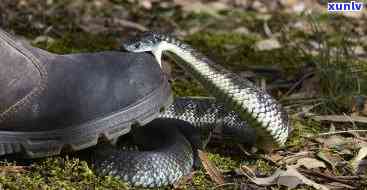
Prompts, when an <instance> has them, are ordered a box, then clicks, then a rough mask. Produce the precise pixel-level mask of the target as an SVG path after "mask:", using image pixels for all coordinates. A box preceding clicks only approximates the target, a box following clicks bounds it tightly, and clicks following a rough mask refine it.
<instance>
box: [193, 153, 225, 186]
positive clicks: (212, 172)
mask: <svg viewBox="0 0 367 190" xmlns="http://www.w3.org/2000/svg"><path fill="white" fill-rule="evenodd" d="M197 151H198V156H199V158H200V160H201V162H202V164H203V167H204V168H205V170H206V171H207V172H208V174H209V176H210V178H211V179H212V180H213V181H214V182H215V183H217V184H218V185H223V184H225V182H224V177H223V175H222V173H220V171H219V169H218V168H217V167H216V166H215V165H214V164H213V163H212V162H210V160H209V159H208V156H207V153H206V152H204V151H202V150H197Z"/></svg>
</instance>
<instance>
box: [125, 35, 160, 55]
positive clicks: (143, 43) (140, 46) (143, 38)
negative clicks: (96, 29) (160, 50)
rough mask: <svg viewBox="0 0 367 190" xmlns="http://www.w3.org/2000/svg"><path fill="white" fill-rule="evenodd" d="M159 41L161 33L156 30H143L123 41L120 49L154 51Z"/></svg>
mask: <svg viewBox="0 0 367 190" xmlns="http://www.w3.org/2000/svg"><path fill="white" fill-rule="evenodd" d="M160 42H161V35H160V34H159V33H156V32H144V33H142V34H140V35H137V36H135V37H132V38H130V39H128V40H126V41H125V42H123V44H122V46H121V49H123V50H126V51H129V52H147V51H154V48H155V47H157V45H159V43H160Z"/></svg>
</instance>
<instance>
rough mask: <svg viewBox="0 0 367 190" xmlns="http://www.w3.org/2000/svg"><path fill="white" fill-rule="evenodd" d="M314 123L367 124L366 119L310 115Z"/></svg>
mask: <svg viewBox="0 0 367 190" xmlns="http://www.w3.org/2000/svg"><path fill="white" fill-rule="evenodd" d="M311 118H312V119H313V120H316V121H330V122H345V123H350V122H351V123H353V122H357V123H367V117H363V116H346V115H311Z"/></svg>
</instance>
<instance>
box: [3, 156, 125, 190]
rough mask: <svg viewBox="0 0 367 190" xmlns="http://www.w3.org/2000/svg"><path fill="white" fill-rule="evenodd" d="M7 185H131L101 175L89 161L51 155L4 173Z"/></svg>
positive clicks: (108, 186)
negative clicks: (26, 169) (23, 169)
mask: <svg viewBox="0 0 367 190" xmlns="http://www.w3.org/2000/svg"><path fill="white" fill-rule="evenodd" d="M0 184H2V187H3V188H5V189H15V190H17V189H19V190H23V189H35V190H38V189H127V185H126V184H125V183H123V182H122V181H120V180H119V179H117V178H113V177H108V176H107V177H98V176H96V175H95V174H94V173H93V171H92V170H91V169H90V167H89V166H88V164H87V163H86V162H85V161H81V160H79V159H77V158H73V159H69V158H68V157H66V158H61V157H55V158H48V159H46V160H44V161H40V162H39V163H35V164H34V165H32V169H31V171H29V172H25V173H16V174H7V175H0Z"/></svg>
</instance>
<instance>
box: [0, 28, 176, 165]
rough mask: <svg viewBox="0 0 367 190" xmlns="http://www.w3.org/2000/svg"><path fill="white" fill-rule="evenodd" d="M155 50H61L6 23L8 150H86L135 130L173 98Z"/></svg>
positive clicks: (35, 153)
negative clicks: (16, 35)
mask: <svg viewBox="0 0 367 190" xmlns="http://www.w3.org/2000/svg"><path fill="white" fill-rule="evenodd" d="M170 97H171V90H170V86H169V84H168V82H167V79H166V77H165V75H164V74H163V73H162V72H161V70H160V68H159V65H158V64H157V62H156V61H155V60H154V58H153V57H152V56H151V55H149V54H145V53H142V54H131V53H123V52H101V53H84V54H70V55H55V54H52V53H49V52H46V51H43V50H41V49H38V48H34V47H31V46H29V45H28V44H23V43H21V42H19V41H17V40H15V39H13V38H12V37H11V36H10V35H9V34H7V33H5V32H4V31H2V30H1V29H0V155H5V154H11V153H24V154H25V155H26V156H28V157H31V158H36V157H43V156H50V155H56V154H59V153H60V152H61V150H62V149H63V147H68V149H69V148H71V149H72V150H80V149H84V148H87V147H90V146H92V145H95V144H96V143H97V140H98V138H99V137H101V136H102V137H104V138H106V139H108V140H114V139H117V137H119V136H121V135H123V134H125V133H128V132H129V131H130V127H131V125H132V124H135V123H138V124H140V125H143V124H145V123H147V122H149V121H151V120H153V119H154V118H155V116H156V115H157V114H158V113H159V110H160V109H161V108H162V107H164V106H165V105H168V104H170V103H171V98H170Z"/></svg>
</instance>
